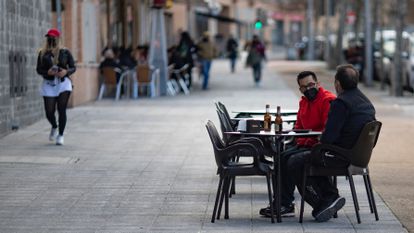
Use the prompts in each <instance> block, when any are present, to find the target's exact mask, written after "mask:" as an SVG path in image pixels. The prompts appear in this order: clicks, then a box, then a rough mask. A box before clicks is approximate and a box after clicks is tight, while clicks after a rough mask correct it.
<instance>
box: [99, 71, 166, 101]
mask: <svg viewBox="0 0 414 233" xmlns="http://www.w3.org/2000/svg"><path fill="white" fill-rule="evenodd" d="M159 75H160V71H159V69H156V68H154V67H152V66H149V65H138V66H137V67H136V68H134V69H127V70H124V71H121V70H120V69H118V68H113V67H104V68H102V82H101V86H100V89H99V95H98V100H100V99H102V97H103V95H104V93H105V90H106V88H107V87H108V86H114V87H116V92H115V100H119V98H120V97H121V89H122V86H123V88H124V91H125V92H126V93H127V95H128V96H129V91H130V83H131V82H132V85H133V87H132V89H133V90H132V96H133V98H134V99H136V98H138V89H139V87H144V88H146V89H147V90H146V91H147V94H148V95H149V96H150V97H155V96H156V95H157V93H156V81H157V79H158V78H159Z"/></svg>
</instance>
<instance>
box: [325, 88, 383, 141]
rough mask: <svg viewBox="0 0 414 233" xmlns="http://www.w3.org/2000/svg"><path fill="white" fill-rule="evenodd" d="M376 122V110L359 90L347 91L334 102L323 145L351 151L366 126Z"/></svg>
mask: <svg viewBox="0 0 414 233" xmlns="http://www.w3.org/2000/svg"><path fill="white" fill-rule="evenodd" d="M373 120H375V108H374V106H373V105H372V103H371V101H369V99H368V98H367V97H366V96H365V95H364V94H363V93H362V92H361V91H360V90H359V89H358V88H354V89H350V90H345V91H344V92H343V93H341V94H340V95H338V97H337V98H336V99H335V100H334V101H332V103H331V108H330V111H329V114H328V120H327V122H326V126H325V131H324V132H323V134H322V136H321V140H320V141H321V142H322V143H328V144H334V145H337V146H340V147H342V148H346V149H350V148H352V147H353V146H354V144H355V143H356V141H357V139H358V136H359V134H360V133H361V130H362V128H363V127H364V125H365V124H366V123H368V122H370V121H373Z"/></svg>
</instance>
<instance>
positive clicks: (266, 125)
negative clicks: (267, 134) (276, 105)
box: [263, 104, 272, 131]
mask: <svg viewBox="0 0 414 233" xmlns="http://www.w3.org/2000/svg"><path fill="white" fill-rule="evenodd" d="M271 125H272V117H271V116H270V105H269V104H266V113H265V115H264V120H263V130H264V131H270V129H271Z"/></svg>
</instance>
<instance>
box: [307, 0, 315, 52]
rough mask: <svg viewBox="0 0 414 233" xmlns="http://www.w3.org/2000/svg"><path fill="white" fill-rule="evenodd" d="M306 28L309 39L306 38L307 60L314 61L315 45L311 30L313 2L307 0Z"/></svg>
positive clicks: (312, 30)
mask: <svg viewBox="0 0 414 233" xmlns="http://www.w3.org/2000/svg"><path fill="white" fill-rule="evenodd" d="M307 16H308V24H309V26H308V28H309V37H308V60H313V59H314V57H315V56H314V54H315V43H314V35H313V34H314V28H313V0H308V13H307Z"/></svg>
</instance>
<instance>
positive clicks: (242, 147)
mask: <svg viewBox="0 0 414 233" xmlns="http://www.w3.org/2000/svg"><path fill="white" fill-rule="evenodd" d="M206 128H207V132H208V134H209V136H210V140H211V143H212V145H213V149H214V156H215V161H216V164H217V174H218V175H219V176H220V179H219V184H218V187H217V193H216V199H215V203H214V209H213V214H212V217H211V222H214V221H215V219H216V217H217V219H220V214H221V209H222V206H223V201H224V203H225V213H224V218H225V219H228V218H229V194H230V186H231V181H232V179H233V178H234V177H236V176H265V177H266V181H267V190H268V198H269V203H271V202H272V197H273V196H272V188H271V180H272V174H273V168H272V165H270V164H268V163H265V162H263V161H264V148H263V144H262V143H261V141H260V140H257V139H242V140H235V141H232V142H229V143H225V142H224V141H223V140H222V139H221V138H220V135H219V133H218V131H217V129H216V127H215V126H214V124H213V122H211V121H207V123H206ZM241 153H242V156H243V157H249V158H252V160H253V162H251V163H241V162H239V161H236V160H235V157H236V156H240V154H241ZM270 206H271V207H273V205H271V204H270ZM271 211H272V218H271V221H272V223H274V218H273V208H272V209H271Z"/></svg>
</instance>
